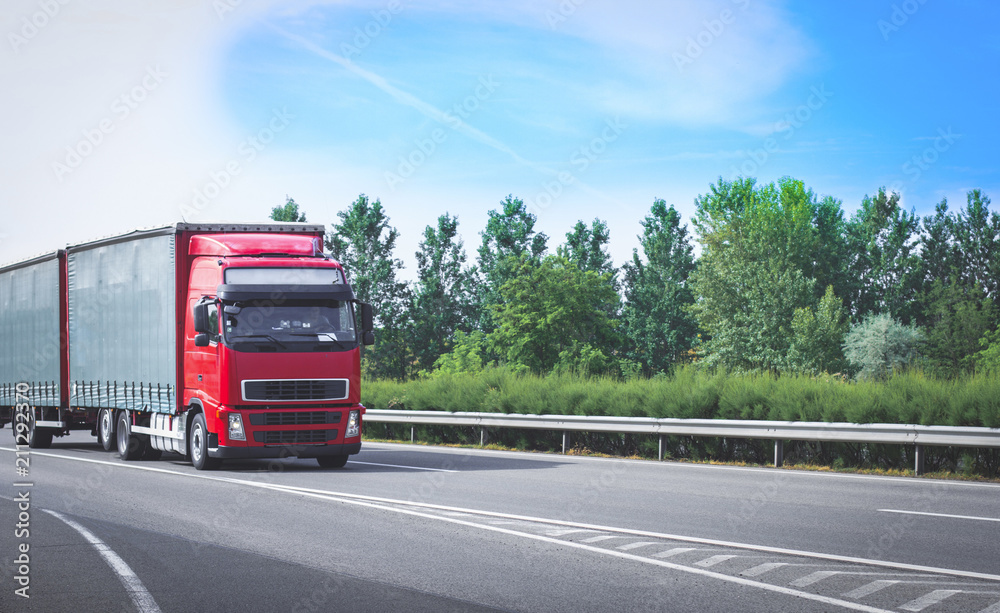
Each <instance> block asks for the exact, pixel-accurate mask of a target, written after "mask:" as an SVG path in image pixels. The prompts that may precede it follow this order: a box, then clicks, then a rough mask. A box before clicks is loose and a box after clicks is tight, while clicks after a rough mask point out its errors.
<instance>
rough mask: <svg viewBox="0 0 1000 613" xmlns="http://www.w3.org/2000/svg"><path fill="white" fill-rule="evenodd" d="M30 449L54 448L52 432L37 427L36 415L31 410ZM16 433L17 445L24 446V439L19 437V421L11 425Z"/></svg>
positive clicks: (29, 418) (29, 421) (29, 425)
mask: <svg viewBox="0 0 1000 613" xmlns="http://www.w3.org/2000/svg"><path fill="white" fill-rule="evenodd" d="M27 424H28V447H30V448H31V449H48V448H49V447H51V446H52V430H49V429H47V428H39V427H37V426H35V413H34V410H33V409H29V413H28V421H27ZM11 429H12V430H13V431H14V442H15V444H22V445H23V444H24V442H23V441H24V438H23V437H20V436H18V435H17V420H14V423H13V424H11Z"/></svg>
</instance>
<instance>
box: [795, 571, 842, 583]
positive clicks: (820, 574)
mask: <svg viewBox="0 0 1000 613" xmlns="http://www.w3.org/2000/svg"><path fill="white" fill-rule="evenodd" d="M839 574H840V571H836V570H818V571H816V572H814V573H811V574H809V575H806V576H805V577H800V578H798V579H796V580H795V581H792V583H791V585H794V586H795V587H806V586H807V585H812V584H813V583H817V582H819V581H822V580H823V579H826V578H827V577H832V576H834V575H839Z"/></svg>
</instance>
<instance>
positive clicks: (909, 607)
mask: <svg viewBox="0 0 1000 613" xmlns="http://www.w3.org/2000/svg"><path fill="white" fill-rule="evenodd" d="M960 593H962V591H961V590H934V591H933V592H931V593H930V594H926V595H924V596H921V597H920V598H917V599H916V600H911V601H910V602H908V603H906V604H904V605H903V606H901V607H899V608H900V609H902V610H904V611H923V610H924V609H926V608H927V607H929V606H931V605H933V604H937V603H939V602H941V601H942V600H944V599H945V598H951V597H952V596H954V595H955V594H960Z"/></svg>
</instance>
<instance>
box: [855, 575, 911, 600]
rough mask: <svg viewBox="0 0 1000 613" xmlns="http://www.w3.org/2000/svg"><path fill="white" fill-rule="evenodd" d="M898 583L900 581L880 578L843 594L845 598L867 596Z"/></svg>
mask: <svg viewBox="0 0 1000 613" xmlns="http://www.w3.org/2000/svg"><path fill="white" fill-rule="evenodd" d="M897 583H899V581H893V580H891V579H879V580H878V581H872V582H871V583H868V584H866V585H862V586H861V587H859V588H858V589H856V590H851V591H850V592H847V593H845V594H843V596H844V598H864V597H865V596H869V595H871V594H874V593H875V592H877V591H879V590H884V589H885V588H887V587H889V586H891V585H896V584H897Z"/></svg>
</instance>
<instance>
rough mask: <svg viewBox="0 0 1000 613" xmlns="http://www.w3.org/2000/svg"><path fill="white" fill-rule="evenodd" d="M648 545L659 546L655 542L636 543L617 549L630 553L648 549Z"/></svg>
mask: <svg viewBox="0 0 1000 613" xmlns="http://www.w3.org/2000/svg"><path fill="white" fill-rule="evenodd" d="M650 545H659V543H657V542H655V541H639V542H637V543H629V544H628V545H622V546H620V547H618V549H619V550H621V551H632V550H633V549H638V548H640V547H649V546H650Z"/></svg>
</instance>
